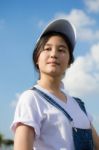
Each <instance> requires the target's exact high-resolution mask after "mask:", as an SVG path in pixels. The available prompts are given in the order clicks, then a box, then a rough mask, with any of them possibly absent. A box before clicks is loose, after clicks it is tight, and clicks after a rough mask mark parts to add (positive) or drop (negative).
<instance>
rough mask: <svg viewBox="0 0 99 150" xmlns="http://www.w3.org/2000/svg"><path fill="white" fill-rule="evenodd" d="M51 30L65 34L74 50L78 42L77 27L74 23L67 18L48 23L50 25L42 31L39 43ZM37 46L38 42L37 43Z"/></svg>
mask: <svg viewBox="0 0 99 150" xmlns="http://www.w3.org/2000/svg"><path fill="white" fill-rule="evenodd" d="M50 32H58V33H61V34H63V35H64V36H65V37H66V38H67V39H68V41H69V43H70V45H71V48H72V51H73V50H74V47H75V44H76V29H75V27H74V25H73V24H71V23H70V22H69V21H68V20H66V19H58V20H55V21H53V22H51V23H49V24H48V26H47V27H46V28H45V29H44V31H43V32H42V33H41V35H40V37H39V39H38V41H37V43H38V42H39V40H40V38H41V37H42V36H43V35H45V34H47V33H50ZM36 46H37V44H36Z"/></svg>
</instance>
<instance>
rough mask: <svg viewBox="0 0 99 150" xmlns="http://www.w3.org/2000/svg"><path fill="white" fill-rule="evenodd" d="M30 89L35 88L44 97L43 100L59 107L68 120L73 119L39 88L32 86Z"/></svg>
mask: <svg viewBox="0 0 99 150" xmlns="http://www.w3.org/2000/svg"><path fill="white" fill-rule="evenodd" d="M32 90H35V91H36V92H37V93H38V94H40V95H41V96H42V97H43V98H44V100H46V101H47V102H49V103H50V104H51V105H53V106H54V107H56V108H57V109H59V110H60V111H61V112H62V113H63V114H64V115H65V116H66V117H67V118H68V119H69V121H73V119H72V118H71V116H70V115H69V114H68V113H67V112H66V110H65V109H64V108H63V107H61V106H60V105H59V104H58V103H57V102H56V101H55V100H54V99H52V98H51V97H50V96H48V95H47V94H46V93H44V92H43V91H41V90H39V89H38V88H36V87H33V88H32Z"/></svg>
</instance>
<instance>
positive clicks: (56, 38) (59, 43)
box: [45, 35, 68, 47]
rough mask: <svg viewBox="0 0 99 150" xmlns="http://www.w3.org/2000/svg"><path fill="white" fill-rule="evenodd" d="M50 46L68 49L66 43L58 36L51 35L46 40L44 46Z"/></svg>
mask: <svg viewBox="0 0 99 150" xmlns="http://www.w3.org/2000/svg"><path fill="white" fill-rule="evenodd" d="M51 45H57V46H65V47H68V44H67V42H66V41H65V40H64V38H63V37H62V36H60V35H52V36H50V37H49V38H48V40H47V41H46V43H45V46H51Z"/></svg>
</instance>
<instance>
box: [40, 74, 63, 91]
mask: <svg viewBox="0 0 99 150" xmlns="http://www.w3.org/2000/svg"><path fill="white" fill-rule="evenodd" d="M38 84H39V85H40V86H41V87H43V88H45V89H47V90H49V91H51V92H52V91H60V84H61V79H60V78H55V77H48V76H47V77H45V76H42V77H41V78H40V80H39V81H38Z"/></svg>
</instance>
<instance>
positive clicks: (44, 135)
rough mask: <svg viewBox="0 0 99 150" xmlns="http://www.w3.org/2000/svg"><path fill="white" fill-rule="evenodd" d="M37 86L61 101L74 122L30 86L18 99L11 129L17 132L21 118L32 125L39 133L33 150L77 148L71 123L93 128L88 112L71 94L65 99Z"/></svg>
mask: <svg viewBox="0 0 99 150" xmlns="http://www.w3.org/2000/svg"><path fill="white" fill-rule="evenodd" d="M36 87H37V88H39V89H40V90H42V91H44V92H46V94H48V95H49V96H50V97H52V98H53V99H54V100H55V101H56V102H57V103H58V104H60V105H61V106H62V107H63V108H64V109H65V110H66V111H67V112H68V114H69V115H70V116H71V117H72V119H73V122H70V121H69V120H68V118H67V117H66V116H65V115H64V114H63V113H62V112H61V111H60V110H58V109H57V108H56V107H55V106H52V105H51V104H50V103H49V102H47V101H46V100H45V99H43V97H42V96H41V95H39V94H38V93H36V91H33V90H27V91H25V92H23V93H22V95H21V96H20V99H19V101H18V104H17V107H16V111H15V116H14V121H13V123H12V126H11V128H12V130H13V131H14V132H15V129H16V126H17V124H18V123H19V122H21V123H23V124H26V125H28V126H31V127H33V128H34V130H35V133H36V138H35V142H34V147H33V148H34V150H74V143H73V137H72V126H75V127H77V128H82V129H87V128H90V121H91V118H90V117H87V116H86V115H85V113H84V112H83V111H82V110H81V108H80V107H79V105H78V103H77V102H76V101H75V100H74V99H73V98H72V97H70V96H68V95H66V96H67V102H66V103H65V102H63V101H61V100H59V99H58V98H57V97H55V96H54V95H53V94H51V93H49V92H48V91H47V90H45V89H43V88H41V87H40V86H39V85H36ZM62 91H63V92H65V91H64V90H62ZM89 120H90V121H89Z"/></svg>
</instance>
